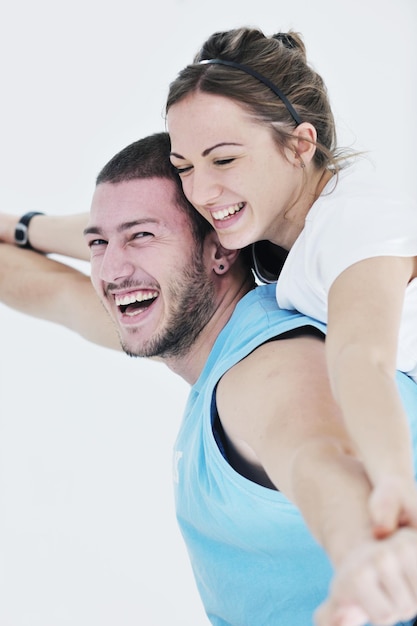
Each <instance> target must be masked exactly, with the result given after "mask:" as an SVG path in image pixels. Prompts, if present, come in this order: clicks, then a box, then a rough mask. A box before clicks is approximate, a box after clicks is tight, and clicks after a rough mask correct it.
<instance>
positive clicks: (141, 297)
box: [114, 291, 158, 306]
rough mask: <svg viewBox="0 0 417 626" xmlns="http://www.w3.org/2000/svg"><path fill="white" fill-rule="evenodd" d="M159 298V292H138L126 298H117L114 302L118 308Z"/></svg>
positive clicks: (127, 295)
mask: <svg viewBox="0 0 417 626" xmlns="http://www.w3.org/2000/svg"><path fill="white" fill-rule="evenodd" d="M157 296H158V292H157V291H136V292H135V293H129V294H126V295H125V296H115V297H114V301H115V303H116V306H127V305H129V304H133V303H134V302H144V301H145V300H152V299H153V298H156V297H157Z"/></svg>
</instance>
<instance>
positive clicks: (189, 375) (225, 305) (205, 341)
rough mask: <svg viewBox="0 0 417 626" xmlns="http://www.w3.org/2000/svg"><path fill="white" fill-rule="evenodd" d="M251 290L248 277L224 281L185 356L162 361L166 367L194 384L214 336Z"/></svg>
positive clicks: (213, 341) (251, 284)
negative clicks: (237, 281) (202, 325)
mask: <svg viewBox="0 0 417 626" xmlns="http://www.w3.org/2000/svg"><path fill="white" fill-rule="evenodd" d="M254 287H255V285H254V284H253V281H252V280H251V279H249V278H246V279H245V280H243V281H242V282H240V283H238V284H237V283H236V281H235V280H234V281H229V283H228V282H227V281H224V284H223V286H222V289H220V290H219V294H218V302H217V306H216V308H215V311H214V313H213V315H212V317H211V319H210V321H209V322H208V324H206V326H205V327H204V328H203V330H202V331H201V333H200V334H199V335H198V337H197V338H196V340H195V342H194V343H193V345H192V346H191V347H190V349H189V350H188V351H187V353H186V354H183V355H181V356H173V357H167V358H164V359H163V362H164V363H165V365H167V367H169V369H170V370H172V371H173V372H174V373H175V374H178V375H179V376H181V378H183V379H184V380H185V381H186V382H187V383H189V384H190V385H193V384H194V383H195V382H196V381H197V379H198V377H199V376H200V374H201V372H202V370H203V368H204V365H205V363H206V361H207V359H208V357H209V354H210V352H211V350H212V348H213V346H214V343H215V341H216V339H217V337H218V336H219V334H220V333H221V331H222V330H223V328H224V327H225V326H226V324H227V322H228V321H229V319H230V318H231V316H232V314H233V311H234V310H235V308H236V305H237V304H238V302H239V301H240V300H241V299H242V298H243V296H245V295H246V294H247V293H249V291H251V290H252V289H253V288H254Z"/></svg>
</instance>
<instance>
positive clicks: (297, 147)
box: [290, 122, 317, 168]
mask: <svg viewBox="0 0 417 626" xmlns="http://www.w3.org/2000/svg"><path fill="white" fill-rule="evenodd" d="M316 143H317V131H316V129H315V127H314V126H313V124H310V123H309V122H302V123H301V124H299V125H298V126H297V128H296V129H295V130H294V132H293V139H292V140H291V147H290V148H291V150H292V160H293V162H294V165H297V166H298V167H302V168H304V167H305V166H306V165H307V164H308V163H310V161H312V159H313V157H314V155H315V153H316Z"/></svg>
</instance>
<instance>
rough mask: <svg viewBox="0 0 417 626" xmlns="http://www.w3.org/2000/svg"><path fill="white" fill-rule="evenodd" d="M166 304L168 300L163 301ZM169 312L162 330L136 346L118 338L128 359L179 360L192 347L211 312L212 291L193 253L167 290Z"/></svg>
mask: <svg viewBox="0 0 417 626" xmlns="http://www.w3.org/2000/svg"><path fill="white" fill-rule="evenodd" d="M167 301H168V300H167ZM169 302H170V303H171V304H170V313H169V317H168V319H167V322H166V324H165V327H164V328H163V329H162V330H161V331H159V332H158V333H157V334H155V335H154V336H153V337H151V338H150V339H149V340H148V341H147V342H143V343H142V344H141V345H140V347H135V348H133V347H132V345H131V344H130V343H129V344H128V343H127V342H126V341H124V340H122V338H120V342H121V347H122V349H123V350H124V352H125V353H126V354H127V355H128V356H131V357H160V358H168V357H176V358H179V357H183V356H185V355H187V353H188V352H189V350H190V349H191V348H192V346H193V345H194V343H195V341H196V339H197V337H198V336H199V334H200V333H201V331H202V330H203V328H204V327H205V326H206V325H207V323H208V322H209V321H210V319H211V317H212V315H213V312H214V310H215V289H214V284H213V282H212V280H211V279H210V278H209V276H208V275H207V270H206V268H205V267H204V264H203V262H202V260H201V255H197V254H196V253H194V254H193V257H192V258H191V260H190V264H189V266H188V267H187V268H186V269H185V270H184V271H183V273H182V275H181V276H180V277H179V278H178V279H177V280H176V281H174V282H173V283H172V284H171V285H170V287H169Z"/></svg>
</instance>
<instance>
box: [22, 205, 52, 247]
mask: <svg viewBox="0 0 417 626" xmlns="http://www.w3.org/2000/svg"><path fill="white" fill-rule="evenodd" d="M35 215H45V214H44V213H41V212H40V211H29V213H25V214H24V215H23V216H22V217H21V218H20V220H19V221H18V223H17V224H16V228H15V231H14V241H15V244H16V245H17V246H19V247H20V248H26V249H28V250H34V248H33V247H32V246H31V245H30V241H29V222H30V220H31V219H32V217H35Z"/></svg>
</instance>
